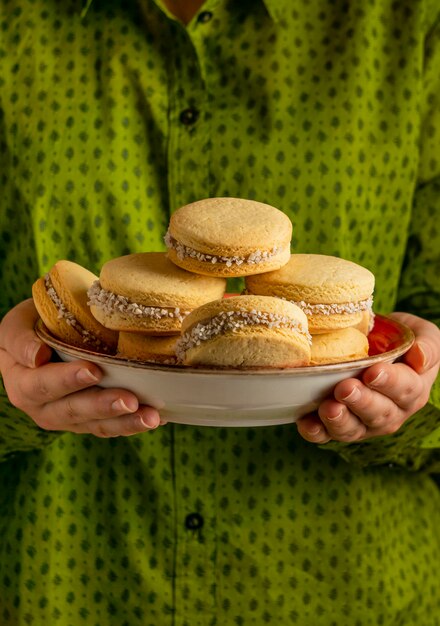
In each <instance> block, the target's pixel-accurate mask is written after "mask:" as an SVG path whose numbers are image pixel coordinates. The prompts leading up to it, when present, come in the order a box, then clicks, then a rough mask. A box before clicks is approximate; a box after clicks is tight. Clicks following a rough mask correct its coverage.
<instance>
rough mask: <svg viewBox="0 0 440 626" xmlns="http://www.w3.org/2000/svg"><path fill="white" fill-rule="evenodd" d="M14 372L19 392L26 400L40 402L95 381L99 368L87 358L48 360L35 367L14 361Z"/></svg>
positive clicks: (54, 398) (68, 392)
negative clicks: (86, 359) (64, 360)
mask: <svg viewBox="0 0 440 626" xmlns="http://www.w3.org/2000/svg"><path fill="white" fill-rule="evenodd" d="M14 373H15V378H16V387H17V393H18V395H19V396H20V397H21V398H22V399H23V400H22V401H23V402H25V403H27V404H34V405H41V404H47V403H49V402H54V401H56V400H59V399H61V398H64V397H65V396H67V395H69V394H72V393H75V392H77V391H80V390H81V389H86V388H88V387H91V386H92V385H97V384H98V383H99V382H100V380H101V379H102V372H101V370H100V369H99V367H98V366H97V365H95V364H94V363H89V362H88V361H72V362H70V363H47V364H46V365H44V366H42V367H38V368H36V369H28V368H25V367H23V366H21V365H15V367H14Z"/></svg>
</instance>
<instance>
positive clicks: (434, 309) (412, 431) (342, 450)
mask: <svg viewBox="0 0 440 626" xmlns="http://www.w3.org/2000/svg"><path fill="white" fill-rule="evenodd" d="M439 68H440V14H439V15H437V19H436V20H435V21H434V23H433V25H432V26H431V28H430V30H429V32H428V35H427V37H426V40H425V48H424V68H423V81H422V86H421V90H420V110H421V126H420V159H419V172H418V183H417V187H416V190H415V194H414V202H413V207H412V218H411V222H410V228H409V232H408V243H407V250H406V256H405V262H404V265H403V268H402V273H401V280H400V288H399V294H398V301H397V307H396V308H397V310H399V311H406V312H409V313H413V314H414V315H418V316H420V317H423V318H425V319H429V320H431V321H432V322H434V323H436V324H437V325H438V326H440V279H439V277H440V222H439V215H440V71H439ZM322 448H324V449H330V450H334V451H336V452H338V453H339V454H340V455H341V456H342V457H343V458H344V459H345V460H346V461H348V462H350V463H355V464H357V465H362V466H368V465H383V464H388V465H390V464H391V465H397V466H399V467H404V468H406V469H410V470H416V471H427V472H440V377H437V380H436V382H435V383H434V386H433V388H432V390H431V394H430V399H429V403H428V404H427V405H426V406H425V407H424V408H423V409H422V410H421V411H419V412H418V413H416V414H415V415H414V416H412V418H411V419H409V420H408V421H407V422H406V423H405V424H404V425H403V426H402V428H401V429H400V430H399V431H398V432H397V433H395V434H393V435H388V436H386V437H378V438H375V439H371V440H368V441H365V442H361V443H357V444H356V443H355V444H346V443H339V442H330V443H328V444H326V445H324V446H322Z"/></svg>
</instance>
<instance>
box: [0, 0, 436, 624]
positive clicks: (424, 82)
mask: <svg viewBox="0 0 440 626" xmlns="http://www.w3.org/2000/svg"><path fill="white" fill-rule="evenodd" d="M438 18H439V6H438V2H437V0H431V2H429V1H428V0H402V1H400V2H392V1H391V0H369V1H368V2H366V1H365V0H350V2H348V1H347V2H345V1H343V0H319V1H318V0H316V1H315V2H302V1H301V0H264V1H263V0H253V1H251V0H244V1H243V2H233V1H232V0H207V1H206V3H205V4H204V5H203V7H202V8H201V10H200V11H199V13H198V14H197V15H196V16H195V17H194V19H193V20H192V21H191V22H190V24H189V25H188V26H187V27H184V26H183V25H182V24H180V23H179V22H178V21H176V20H175V19H173V18H172V16H171V15H170V14H169V12H168V11H167V10H166V9H165V8H164V6H162V4H161V3H160V2H159V0H158V1H157V2H154V1H153V0H124V1H123V0H94V1H93V2H91V1H90V0H89V1H88V2H87V3H85V4H82V3H81V2H80V1H79V0H65V1H63V2H61V1H60V0H4V1H3V2H2V3H1V6H0V33H1V35H0V105H1V106H0V180H1V193H0V207H1V209H0V242H1V243H0V284H1V289H0V309H1V311H2V313H5V312H6V311H7V310H8V309H10V308H11V307H12V306H13V305H15V304H16V303H17V302H19V301H21V300H22V299H24V298H26V297H29V295H30V293H31V285H32V283H33V281H34V280H35V279H36V278H37V277H38V276H40V275H42V274H44V273H45V272H46V271H47V270H48V269H49V268H50V266H51V265H52V264H53V263H54V262H55V261H57V260H58V259H64V258H67V259H71V260H73V261H76V262H77V263H80V264H82V265H84V266H85V267H87V268H89V269H90V270H92V271H94V272H95V273H99V270H100V267H101V265H102V264H103V263H104V262H105V261H107V260H108V259H110V258H112V257H115V256H119V255H123V254H126V253H131V252H139V251H148V250H164V249H165V247H164V243H163V236H164V234H165V232H166V228H167V224H168V220H169V217H170V215H171V214H172V212H173V211H174V210H175V209H177V208H178V207H179V206H181V205H183V204H186V203H188V202H191V201H194V200H198V199H201V198H206V197H212V196H237V197H243V198H251V199H256V200H259V201H262V202H266V203H269V204H272V205H274V206H276V207H278V208H280V209H282V210H283V211H284V212H285V213H286V214H287V215H288V216H289V217H290V219H291V220H292V222H293V225H294V230H293V240H292V250H293V251H295V252H309V253H321V254H329V255H338V256H341V257H344V258H346V259H351V260H353V261H355V262H357V263H360V264H361V265H364V266H365V267H367V268H369V269H370V270H371V271H372V272H374V274H375V275H376V279H377V285H376V295H375V310H376V311H377V312H380V313H388V312H390V311H392V310H395V309H400V310H407V311H410V312H413V313H416V314H418V315H420V316H422V317H426V318H429V319H432V320H433V321H438V320H439V319H440V304H439V282H438V277H439V274H440V265H439V250H440V232H439V226H438V224H439V219H438V216H439V206H440V201H439V198H440V141H439V136H440V106H439V94H440V74H439V71H438V68H439V65H440V39H439V33H440V30H439V20H438ZM250 226H251V225H250ZM436 407H437V408H436ZM438 407H440V393H439V391H438V387H436V388H434V390H433V393H432V396H431V401H430V403H429V405H428V406H427V407H426V408H425V409H424V410H423V411H421V412H419V413H418V414H417V415H416V416H414V417H413V418H412V419H411V420H409V421H408V422H407V423H406V424H405V425H404V427H403V428H402V429H401V430H400V431H399V432H397V433H395V434H394V435H390V436H388V437H383V438H378V439H372V440H369V441H367V442H363V443H357V444H343V443H329V444H327V445H325V446H316V445H312V444H309V443H307V442H305V441H304V440H303V439H301V437H299V435H298V434H297V432H296V428H295V426H293V425H286V426H274V427H267V428H266V427H264V428H227V429H226V428H203V427H200V428H199V427H191V426H178V425H173V424H168V425H167V426H165V427H162V428H159V429H158V430H156V431H154V432H151V433H146V434H143V435H139V436H133V437H128V438H120V439H112V440H104V439H97V438H94V437H92V436H85V435H74V434H69V433H61V434H60V433H54V432H47V431H42V430H40V429H39V428H38V427H37V426H35V425H34V424H33V422H32V421H31V420H30V419H29V418H28V417H26V416H25V415H23V414H22V413H20V412H19V411H18V410H16V409H14V408H12V406H11V405H10V404H9V402H8V400H7V398H6V396H5V394H4V393H3V395H1V397H0V459H1V461H2V462H1V464H0V485H1V488H0V624H2V626H22V625H34V626H42V625H46V624H48V625H49V624H50V625H51V626H55V625H58V624H59V625H60V626H83V625H87V626H214V625H218V626H253V625H254V626H262V625H264V624H273V625H274V626H275V625H276V626H280V625H283V626H284V625H289V624H296V625H298V626H373V625H374V626H376V625H382V626H397V625H399V626H415V625H420V626H439V625H440V585H439V565H438V564H439V561H440V536H439V528H440V516H439V509H440V506H439V505H440V494H439V491H438V488H437V486H436V485H435V483H434V481H433V478H432V473H433V472H436V471H439V468H440V454H439V451H438V449H439V447H440V419H439V415H440V411H439V408H438Z"/></svg>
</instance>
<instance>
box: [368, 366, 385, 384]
mask: <svg viewBox="0 0 440 626" xmlns="http://www.w3.org/2000/svg"><path fill="white" fill-rule="evenodd" d="M387 378H388V374H387V373H386V372H385V371H384V370H381V371H380V372H379V374H378V375H377V376H376V378H373V380H372V381H370V383H369V384H370V385H371V386H372V387H376V386H378V385H383V384H384V383H385V382H386V381H387Z"/></svg>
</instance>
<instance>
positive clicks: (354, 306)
mask: <svg viewBox="0 0 440 626" xmlns="http://www.w3.org/2000/svg"><path fill="white" fill-rule="evenodd" d="M286 299H287V298H283V300H286ZM289 302H292V304H296V306H298V307H299V308H300V309H302V310H303V311H304V313H305V314H306V315H337V314H341V313H342V314H343V313H360V312H362V311H371V310H372V307H373V298H367V299H366V300H359V302H343V303H340V304H309V303H308V302H304V300H299V301H296V300H289Z"/></svg>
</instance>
